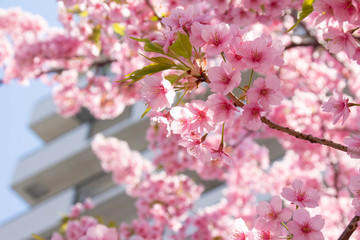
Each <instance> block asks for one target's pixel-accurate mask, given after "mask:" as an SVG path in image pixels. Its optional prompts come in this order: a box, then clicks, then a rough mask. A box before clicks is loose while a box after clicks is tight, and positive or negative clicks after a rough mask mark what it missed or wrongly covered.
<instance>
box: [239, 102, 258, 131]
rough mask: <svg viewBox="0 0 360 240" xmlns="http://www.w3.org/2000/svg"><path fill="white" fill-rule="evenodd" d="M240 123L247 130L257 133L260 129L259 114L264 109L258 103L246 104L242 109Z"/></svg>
mask: <svg viewBox="0 0 360 240" xmlns="http://www.w3.org/2000/svg"><path fill="white" fill-rule="evenodd" d="M243 110H244V111H243V112H242V118H241V123H242V125H244V126H245V127H246V128H247V129H249V130H253V131H257V130H259V129H260V128H261V125H262V123H261V113H262V112H263V111H264V109H263V108H262V107H261V106H260V105H259V104H258V103H248V104H246V105H245V106H244V107H243Z"/></svg>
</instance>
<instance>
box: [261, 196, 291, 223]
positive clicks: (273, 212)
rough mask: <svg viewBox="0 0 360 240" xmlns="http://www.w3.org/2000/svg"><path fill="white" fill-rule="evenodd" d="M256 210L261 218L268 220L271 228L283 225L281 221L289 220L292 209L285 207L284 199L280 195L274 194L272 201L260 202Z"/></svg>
mask: <svg viewBox="0 0 360 240" xmlns="http://www.w3.org/2000/svg"><path fill="white" fill-rule="evenodd" d="M256 211H257V213H258V214H259V217H260V218H262V219H264V220H266V225H268V226H270V229H276V228H277V227H281V226H280V222H287V221H289V220H290V218H291V210H290V209H288V208H284V209H283V207H282V201H281V199H280V197H278V196H274V197H273V198H272V199H271V201H270V203H268V202H263V201H262V202H260V203H259V205H258V206H257V208H256Z"/></svg>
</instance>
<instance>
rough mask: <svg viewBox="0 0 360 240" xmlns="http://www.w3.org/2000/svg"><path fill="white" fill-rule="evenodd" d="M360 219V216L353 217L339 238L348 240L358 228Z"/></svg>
mask: <svg viewBox="0 0 360 240" xmlns="http://www.w3.org/2000/svg"><path fill="white" fill-rule="evenodd" d="M359 220H360V216H355V217H353V219H351V221H350V223H349V224H348V225H347V226H346V228H345V230H344V231H343V233H342V234H341V236H340V237H339V238H338V240H348V239H350V236H351V235H352V234H353V232H355V230H356V228H357V227H358V226H359V225H358V222H359Z"/></svg>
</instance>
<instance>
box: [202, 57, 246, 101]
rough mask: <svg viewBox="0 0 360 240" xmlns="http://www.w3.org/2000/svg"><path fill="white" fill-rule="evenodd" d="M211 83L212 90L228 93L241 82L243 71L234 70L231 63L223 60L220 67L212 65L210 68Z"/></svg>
mask: <svg viewBox="0 0 360 240" xmlns="http://www.w3.org/2000/svg"><path fill="white" fill-rule="evenodd" d="M208 74H209V79H210V81H211V83H210V84H209V87H210V89H211V91H213V92H216V93H221V94H224V95H226V94H228V93H229V92H231V91H232V90H234V88H236V87H237V86H238V85H239V84H240V82H241V72H240V71H239V70H233V69H232V66H231V64H230V63H224V62H222V63H221V65H220V67H217V66H216V67H212V68H209V70H208Z"/></svg>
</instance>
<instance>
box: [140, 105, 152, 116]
mask: <svg viewBox="0 0 360 240" xmlns="http://www.w3.org/2000/svg"><path fill="white" fill-rule="evenodd" d="M150 110H151V107H148V108H147V109H146V110H145V112H144V113H143V114H142V115H141V118H143V117H145V115H146V114H147V113H148V112H149V111H150Z"/></svg>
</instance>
